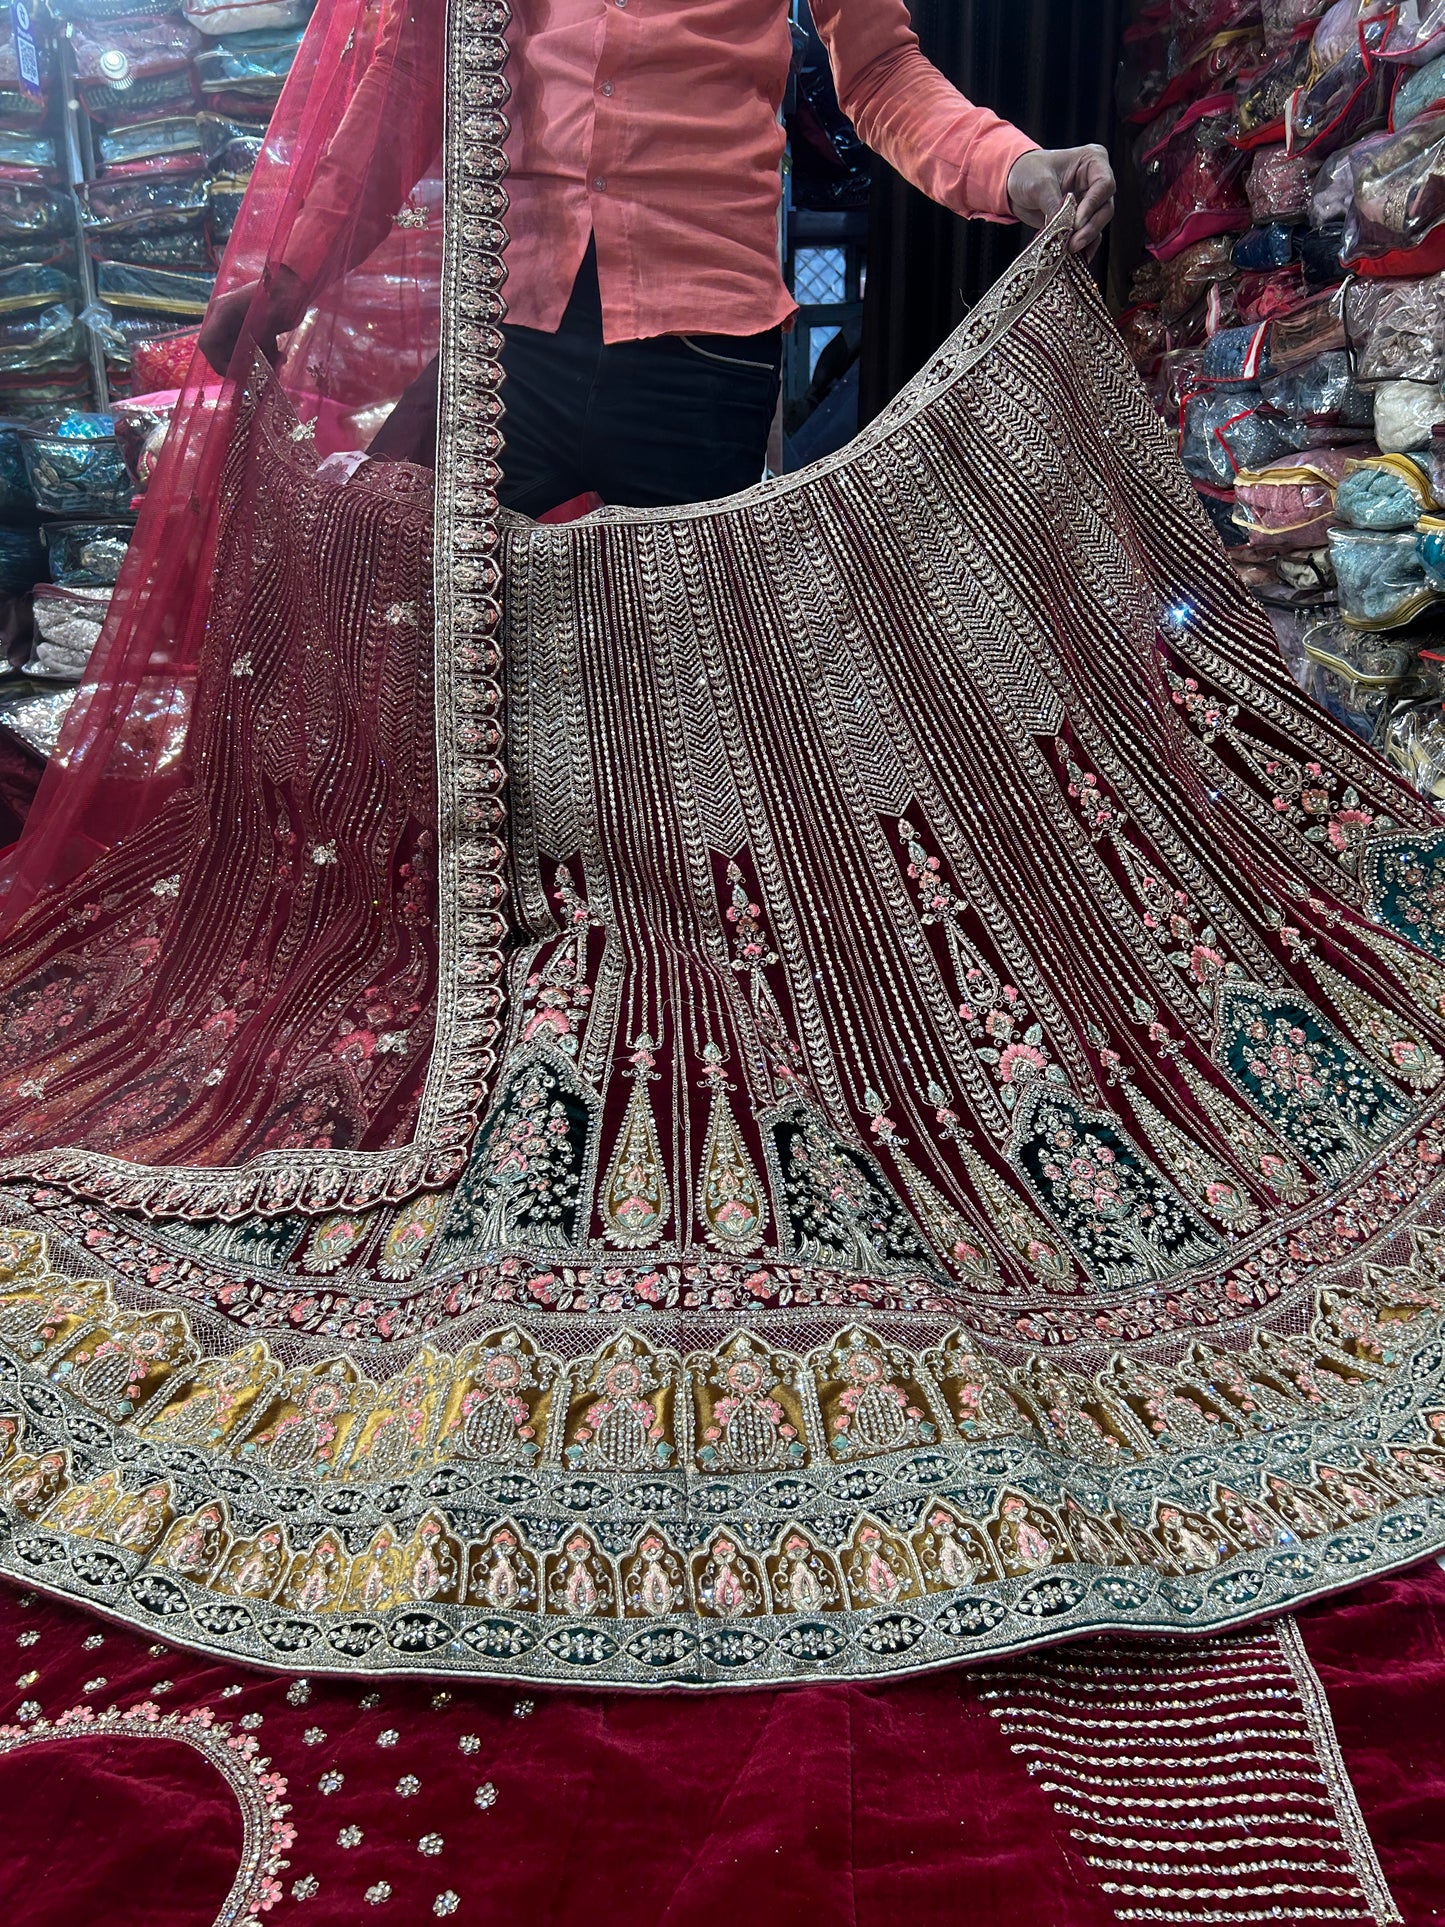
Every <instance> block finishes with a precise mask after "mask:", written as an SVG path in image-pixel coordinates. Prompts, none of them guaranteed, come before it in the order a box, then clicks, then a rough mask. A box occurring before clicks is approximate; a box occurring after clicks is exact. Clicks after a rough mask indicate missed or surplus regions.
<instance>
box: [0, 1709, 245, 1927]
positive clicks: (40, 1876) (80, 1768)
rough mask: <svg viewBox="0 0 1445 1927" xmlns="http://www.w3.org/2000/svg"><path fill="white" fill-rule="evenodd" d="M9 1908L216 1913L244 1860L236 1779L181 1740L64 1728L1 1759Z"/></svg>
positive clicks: (109, 1914) (109, 1916)
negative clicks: (78, 1734) (93, 1735)
mask: <svg viewBox="0 0 1445 1927" xmlns="http://www.w3.org/2000/svg"><path fill="white" fill-rule="evenodd" d="M0 1814H3V1815H4V1820H3V1823H0V1824H3V1827H4V1842H5V1844H4V1849H3V1851H0V1920H6V1921H12V1922H15V1923H16V1924H17V1927H18V1924H19V1923H20V1922H23V1923H24V1927H90V1923H92V1922H94V1923H96V1927H99V1924H100V1923H101V1922H104V1923H105V1927H192V1923H193V1922H199V1921H204V1922H206V1923H207V1927H209V1923H210V1922H211V1921H212V1920H213V1919H214V1918H215V1916H216V1915H217V1913H219V1911H220V1908H221V1903H222V1902H223V1901H224V1900H225V1898H226V1893H227V1890H228V1889H229V1887H230V1885H231V1880H232V1877H233V1875H234V1874H235V1871H236V1864H237V1861H238V1860H239V1858H240V1852H241V1816H240V1813H239V1811H238V1809H237V1806H236V1801H235V1798H234V1797H233V1795H232V1794H231V1791H230V1789H229V1788H228V1787H227V1785H226V1783H225V1781H224V1780H223V1779H222V1778H221V1776H220V1774H219V1773H218V1772H217V1771H216V1769H215V1768H214V1767H213V1766H208V1765H207V1763H206V1762H205V1760H203V1759H202V1758H201V1756H200V1755H199V1754H198V1753H195V1752H193V1751H192V1750H191V1749H190V1748H189V1747H187V1746H183V1745H181V1744H180V1742H179V1741H176V1740H158V1741H147V1742H146V1743H145V1744H144V1745H143V1746H142V1745H137V1744H136V1743H135V1742H134V1741H130V1740H124V1739H94V1740H63V1741H57V1742H55V1743H54V1744H53V1745H47V1746H40V1747H37V1748H35V1749H34V1750H30V1749H27V1750H26V1751H24V1752H21V1753H16V1754H12V1755H11V1756H10V1757H9V1758H8V1759H3V1760H0Z"/></svg>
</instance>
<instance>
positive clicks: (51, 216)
mask: <svg viewBox="0 0 1445 1927" xmlns="http://www.w3.org/2000/svg"><path fill="white" fill-rule="evenodd" d="M73 232H74V229H73V226H72V223H71V213H70V206H69V203H68V201H67V199H66V196H65V195H64V194H62V193H60V192H59V191H58V190H57V189H55V188H53V187H32V186H30V185H28V184H24V183H22V182H20V181H0V235H3V236H4V237H5V242H6V245H7V246H9V245H11V244H12V243H14V244H18V245H19V246H21V247H23V248H24V249H25V250H26V253H25V257H24V258H25V259H27V260H31V261H33V260H36V259H38V258H40V257H41V256H43V255H44V254H45V252H46V251H47V250H48V249H50V248H51V247H53V245H54V244H55V242H56V241H57V240H58V239H68V238H69V236H70V235H71V234H72V233H73Z"/></svg>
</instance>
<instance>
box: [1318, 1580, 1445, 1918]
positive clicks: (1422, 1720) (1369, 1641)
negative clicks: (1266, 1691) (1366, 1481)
mask: <svg viewBox="0 0 1445 1927" xmlns="http://www.w3.org/2000/svg"><path fill="white" fill-rule="evenodd" d="M1299 1628H1300V1631H1301V1633H1303V1635H1304V1642H1305V1650H1306V1651H1307V1652H1308V1653H1309V1656H1310V1658H1311V1660H1312V1661H1313V1662H1314V1666H1315V1670H1316V1671H1317V1672H1318V1673H1319V1676H1320V1679H1321V1681H1322V1683H1323V1685H1324V1688H1325V1691H1326V1693H1327V1694H1328V1696H1329V1702H1330V1711H1331V1713H1332V1714H1333V1715H1334V1721H1335V1731H1336V1733H1337V1734H1338V1735H1339V1741H1340V1747H1341V1750H1342V1752H1343V1753H1344V1756H1345V1764H1346V1766H1347V1767H1348V1768H1349V1770H1350V1778H1351V1779H1352V1780H1353V1781H1354V1784H1355V1791H1356V1792H1357V1793H1358V1794H1359V1796H1360V1805H1361V1808H1362V1809H1363V1811H1364V1815H1365V1820H1366V1822H1367V1824H1368V1826H1369V1829H1370V1837H1371V1838H1372V1839H1373V1841H1374V1843H1375V1848H1376V1851H1377V1852H1378V1854H1379V1856H1380V1864H1381V1865H1382V1866H1383V1868H1384V1870H1385V1876H1386V1878H1387V1880H1388V1881H1389V1883H1390V1889H1391V1891H1392V1893H1393V1894H1394V1896H1395V1901H1396V1904H1397V1905H1398V1907H1399V1909H1400V1912H1401V1913H1402V1914H1403V1915H1404V1917H1405V1919H1406V1921H1407V1923H1409V1924H1410V1927H1415V1923H1417V1922H1418V1923H1421V1927H1423V1924H1424V1923H1425V1922H1435V1921H1440V1920H1445V1572H1441V1571H1440V1569H1439V1567H1437V1566H1436V1565H1434V1564H1430V1565H1427V1566H1420V1567H1417V1568H1416V1569H1415V1570H1414V1571H1413V1572H1402V1573H1397V1574H1395V1575H1394V1576H1392V1577H1391V1578H1389V1579H1380V1580H1377V1581H1376V1582H1375V1583H1374V1584H1373V1585H1370V1586H1364V1587H1362V1588H1361V1589H1360V1590H1359V1591H1358V1592H1352V1593H1346V1594H1345V1595H1344V1597H1343V1598H1341V1599H1338V1600H1334V1601H1332V1602H1329V1603H1327V1604H1325V1605H1322V1606H1315V1607H1312V1608H1310V1610H1309V1611H1307V1612H1303V1613H1301V1614H1300V1615H1299Z"/></svg>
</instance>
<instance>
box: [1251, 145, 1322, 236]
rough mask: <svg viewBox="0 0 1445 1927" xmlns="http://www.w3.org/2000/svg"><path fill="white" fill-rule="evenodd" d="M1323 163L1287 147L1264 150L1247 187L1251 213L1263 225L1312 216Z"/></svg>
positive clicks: (1263, 148) (1257, 155)
mask: <svg viewBox="0 0 1445 1927" xmlns="http://www.w3.org/2000/svg"><path fill="white" fill-rule="evenodd" d="M1318 172H1319V162H1318V161H1316V160H1313V159H1312V158H1311V157H1310V156H1309V155H1306V154H1291V153H1289V152H1288V151H1287V150H1286V149H1285V148H1284V147H1262V148H1260V149H1259V151H1258V153H1256V155H1255V157H1254V165H1253V166H1252V167H1251V168H1250V170H1249V174H1248V177H1247V179H1246V181H1245V184H1244V191H1245V194H1246V196H1247V197H1248V200H1249V211H1250V213H1251V214H1252V215H1253V216H1254V218H1255V220H1256V221H1257V222H1259V223H1261V224H1263V223H1264V222H1267V221H1302V220H1303V219H1304V218H1305V216H1306V215H1307V214H1308V213H1309V209H1310V195H1311V193H1312V191H1313V188H1314V180H1315V175H1316V174H1317V173H1318Z"/></svg>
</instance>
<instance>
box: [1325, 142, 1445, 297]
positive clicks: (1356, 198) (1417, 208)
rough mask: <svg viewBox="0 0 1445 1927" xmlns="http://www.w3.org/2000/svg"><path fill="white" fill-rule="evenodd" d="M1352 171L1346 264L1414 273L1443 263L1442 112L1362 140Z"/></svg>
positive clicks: (1368, 269) (1377, 271)
mask: <svg viewBox="0 0 1445 1927" xmlns="http://www.w3.org/2000/svg"><path fill="white" fill-rule="evenodd" d="M1350 176H1351V182H1352V192H1351V197H1350V208H1349V213H1348V215H1347V217H1346V222H1345V256H1344V258H1345V261H1346V263H1347V264H1348V265H1351V266H1355V267H1358V268H1359V270H1360V271H1361V272H1362V273H1365V274H1377V275H1410V276H1412V277H1413V276H1417V275H1426V274H1435V273H1437V272H1438V271H1439V270H1440V269H1441V268H1442V267H1445V231H1442V223H1445V115H1440V114H1431V115H1427V116H1426V118H1425V119H1423V120H1419V121H1416V122H1414V123H1413V125H1411V126H1409V127H1407V128H1405V130H1404V131H1403V133H1399V134H1382V135H1380V136H1379V137H1378V138H1377V139H1375V140H1368V141H1362V142H1361V143H1360V145H1359V146H1358V147H1357V148H1355V150H1354V152H1353V154H1352V155H1351V157H1350Z"/></svg>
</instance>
